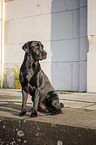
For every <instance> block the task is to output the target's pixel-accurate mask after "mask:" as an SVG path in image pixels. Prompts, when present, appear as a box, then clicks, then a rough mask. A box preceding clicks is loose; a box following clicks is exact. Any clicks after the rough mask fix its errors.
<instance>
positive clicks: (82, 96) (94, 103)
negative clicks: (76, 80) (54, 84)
mask: <svg viewBox="0 0 96 145" xmlns="http://www.w3.org/2000/svg"><path fill="white" fill-rule="evenodd" d="M58 95H59V99H60V102H62V103H63V104H64V107H65V108H69V107H70V108H83V109H92V110H96V93H73V92H69V93H68V92H62V91H58ZM8 101H13V103H14V102H15V101H17V103H18V102H22V93H21V90H19V89H0V104H3V103H4V102H6V103H7V102H8ZM28 102H29V103H32V101H31V96H30V95H29V97H28Z"/></svg>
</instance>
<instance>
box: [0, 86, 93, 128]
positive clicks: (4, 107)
mask: <svg viewBox="0 0 96 145" xmlns="http://www.w3.org/2000/svg"><path fill="white" fill-rule="evenodd" d="M58 94H59V98H60V102H63V103H64V106H65V108H64V109H63V114H59V115H56V116H52V115H49V114H43V113H38V117H37V118H30V117H29V116H30V113H31V112H30V109H31V107H32V104H28V105H27V106H28V107H27V109H28V113H27V115H26V116H24V117H21V118H20V117H19V115H18V114H19V112H20V109H21V103H20V102H21V101H22V97H21V96H22V94H21V91H20V90H15V89H0V117H1V118H2V117H12V118H19V119H25V120H26V119H27V120H31V119H32V120H33V121H40V122H48V123H56V124H62V125H69V126H76V127H84V128H91V129H96V93H94V94H92V93H64V92H62V93H61V94H60V92H58ZM10 101H11V102H10ZM15 101H16V102H15ZM28 102H29V103H31V97H30V96H29V98H28Z"/></svg>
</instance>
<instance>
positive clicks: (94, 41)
mask: <svg viewBox="0 0 96 145" xmlns="http://www.w3.org/2000/svg"><path fill="white" fill-rule="evenodd" d="M88 39H89V51H88V55H87V59H88V62H87V90H88V92H96V1H95V0H91V1H90V0H88Z"/></svg>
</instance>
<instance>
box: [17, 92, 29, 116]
mask: <svg viewBox="0 0 96 145" xmlns="http://www.w3.org/2000/svg"><path fill="white" fill-rule="evenodd" d="M27 98H28V94H27V93H26V92H25V91H24V89H22V109H21V112H20V113H19V116H24V115H25V114H26V102H27Z"/></svg>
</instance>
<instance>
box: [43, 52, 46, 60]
mask: <svg viewBox="0 0 96 145" xmlns="http://www.w3.org/2000/svg"><path fill="white" fill-rule="evenodd" d="M46 57H47V52H46V51H43V59H46Z"/></svg>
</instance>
